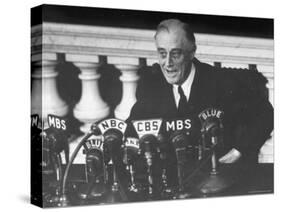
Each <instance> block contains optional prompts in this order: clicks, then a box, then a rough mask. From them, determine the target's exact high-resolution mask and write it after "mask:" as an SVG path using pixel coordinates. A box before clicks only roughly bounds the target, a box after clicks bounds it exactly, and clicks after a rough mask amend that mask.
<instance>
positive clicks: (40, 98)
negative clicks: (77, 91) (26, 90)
mask: <svg viewBox="0 0 281 212" xmlns="http://www.w3.org/2000/svg"><path fill="white" fill-rule="evenodd" d="M55 66H56V62H55V61H48V60H43V61H39V62H36V63H35V64H34V66H33V67H34V68H33V71H32V74H31V78H32V79H31V80H32V91H31V114H38V115H39V117H40V118H41V119H42V120H43V121H44V123H45V124H47V116H48V114H53V115H57V116H65V115H66V114H67V112H68V106H67V105H66V103H65V102H64V101H63V100H62V99H61V97H60V96H59V94H58V90H57V82H56V77H57V75H58V73H57V72H56V71H55Z"/></svg>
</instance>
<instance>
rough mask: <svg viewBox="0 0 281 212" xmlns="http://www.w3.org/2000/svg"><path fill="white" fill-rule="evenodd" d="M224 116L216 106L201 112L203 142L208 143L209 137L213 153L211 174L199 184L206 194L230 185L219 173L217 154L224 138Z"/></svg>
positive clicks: (216, 191) (219, 190)
mask: <svg viewBox="0 0 281 212" xmlns="http://www.w3.org/2000/svg"><path fill="white" fill-rule="evenodd" d="M222 116H223V112H222V111H220V110H218V109H215V108H209V109H206V110H204V111H203V112H201V113H200V114H199V118H200V120H201V126H202V128H201V133H202V142H203V144H206V142H207V139H208V144H209V146H210V153H211V171H210V174H209V176H208V177H207V178H206V179H205V180H204V181H203V182H202V183H200V184H199V190H200V191H201V192H202V193H204V194H213V193H218V192H221V191H222V190H224V189H226V188H227V187H229V186H230V183H229V182H228V181H227V180H226V179H225V178H224V177H223V176H221V175H220V174H219V172H218V167H217V164H218V163H217V156H216V155H217V150H218V145H219V144H220V143H222V142H220V143H219V139H220V138H222V134H223V124H222Z"/></svg>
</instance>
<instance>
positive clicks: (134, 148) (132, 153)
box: [123, 138, 139, 192]
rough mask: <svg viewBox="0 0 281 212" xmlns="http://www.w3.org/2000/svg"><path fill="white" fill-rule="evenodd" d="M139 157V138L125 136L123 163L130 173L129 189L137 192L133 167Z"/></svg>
mask: <svg viewBox="0 0 281 212" xmlns="http://www.w3.org/2000/svg"><path fill="white" fill-rule="evenodd" d="M138 158H139V140H138V139H137V138H127V139H126V141H125V146H124V154H123V163H124V164H125V165H126V169H127V170H128V171H129V174H130V183H129V191H132V192H138V191H139V189H138V188H137V185H136V182H135V167H134V166H136V163H137V160H138Z"/></svg>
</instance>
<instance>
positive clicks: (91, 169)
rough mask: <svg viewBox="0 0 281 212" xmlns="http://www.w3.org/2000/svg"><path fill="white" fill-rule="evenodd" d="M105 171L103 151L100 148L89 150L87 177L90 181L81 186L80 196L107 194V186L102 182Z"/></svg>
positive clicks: (87, 197)
mask: <svg viewBox="0 0 281 212" xmlns="http://www.w3.org/2000/svg"><path fill="white" fill-rule="evenodd" d="M103 172H104V166H103V153H102V151H101V150H100V149H98V148H93V149H90V150H88V151H87V156H86V177H87V182H88V183H87V184H84V185H82V186H81V187H80V192H79V197H80V198H81V199H94V198H98V197H101V196H103V195H104V194H105V192H106V190H105V187H104V185H103V184H102V183H101V181H102V177H103Z"/></svg>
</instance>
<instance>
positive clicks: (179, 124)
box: [165, 119, 191, 132]
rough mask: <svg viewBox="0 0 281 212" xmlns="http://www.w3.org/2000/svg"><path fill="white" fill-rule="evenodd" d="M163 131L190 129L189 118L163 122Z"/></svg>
mask: <svg viewBox="0 0 281 212" xmlns="http://www.w3.org/2000/svg"><path fill="white" fill-rule="evenodd" d="M165 124H166V125H165V131H167V132H169V131H178V130H179V131H180V130H190V128H191V120H190V119H185V120H180V119H178V120H171V121H166V122H165Z"/></svg>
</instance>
